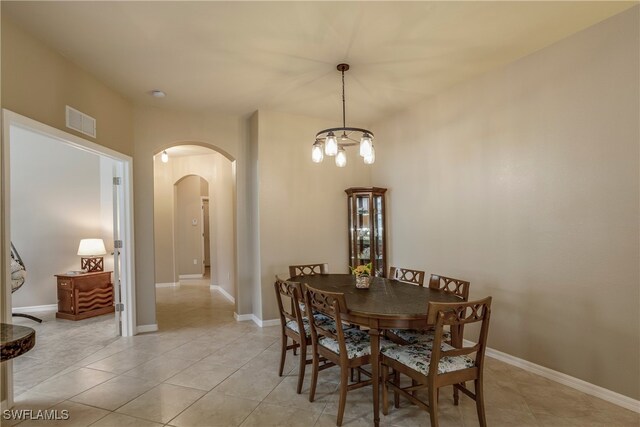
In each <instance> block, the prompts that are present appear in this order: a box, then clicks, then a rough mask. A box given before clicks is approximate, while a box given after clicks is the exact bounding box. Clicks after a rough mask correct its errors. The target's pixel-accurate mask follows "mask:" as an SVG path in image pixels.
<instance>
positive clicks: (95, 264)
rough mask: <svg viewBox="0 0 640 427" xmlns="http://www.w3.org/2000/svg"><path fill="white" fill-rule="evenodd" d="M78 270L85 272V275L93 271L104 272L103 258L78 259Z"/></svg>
mask: <svg viewBox="0 0 640 427" xmlns="http://www.w3.org/2000/svg"><path fill="white" fill-rule="evenodd" d="M80 268H81V269H83V270H86V271H87V273H91V272H94V271H104V258H103V257H101V256H99V257H91V258H80Z"/></svg>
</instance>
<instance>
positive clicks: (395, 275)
mask: <svg viewBox="0 0 640 427" xmlns="http://www.w3.org/2000/svg"><path fill="white" fill-rule="evenodd" d="M389 279H392V280H399V281H401V282H406V283H412V284H414V285H418V286H422V285H423V283H424V271H422V270H410V269H408V268H400V267H391V268H389Z"/></svg>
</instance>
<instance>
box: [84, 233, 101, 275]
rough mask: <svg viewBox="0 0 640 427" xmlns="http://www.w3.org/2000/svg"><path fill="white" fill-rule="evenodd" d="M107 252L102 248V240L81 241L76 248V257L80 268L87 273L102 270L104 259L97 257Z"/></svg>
mask: <svg viewBox="0 0 640 427" xmlns="http://www.w3.org/2000/svg"><path fill="white" fill-rule="evenodd" d="M106 253H107V250H106V249H105V247H104V242H103V241H102V239H82V240H80V246H78V255H80V256H81V257H82V258H80V268H81V269H83V270H86V271H87V273H90V272H92V271H103V270H104V258H102V257H101V256H99V255H105V254H106Z"/></svg>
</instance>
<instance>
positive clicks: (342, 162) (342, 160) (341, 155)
mask: <svg viewBox="0 0 640 427" xmlns="http://www.w3.org/2000/svg"><path fill="white" fill-rule="evenodd" d="M336 166H338V167H339V168H343V167H345V166H347V153H346V152H345V151H344V148H342V147H340V149H339V150H338V154H337V155H336Z"/></svg>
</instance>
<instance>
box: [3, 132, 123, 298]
mask: <svg viewBox="0 0 640 427" xmlns="http://www.w3.org/2000/svg"><path fill="white" fill-rule="evenodd" d="M10 156H11V168H10V173H11V218H12V221H11V240H12V241H13V243H14V245H15V246H16V249H17V250H18V252H19V254H20V256H21V257H22V259H23V261H24V263H25V265H26V268H27V280H26V282H25V284H24V285H23V286H22V287H21V288H20V290H19V291H17V292H16V293H14V294H13V295H12V305H13V307H29V306H37V305H48V304H57V302H58V297H57V294H56V287H55V278H54V277H53V276H54V274H61V273H64V272H66V271H69V270H79V269H80V257H79V256H77V255H76V253H77V251H78V244H79V242H80V240H81V239H86V238H101V239H103V240H104V242H105V246H106V247H107V249H108V250H109V249H111V248H112V247H113V243H112V241H113V222H112V221H113V210H112V203H111V200H112V197H113V193H112V184H111V179H112V177H113V173H112V169H111V167H110V166H111V165H112V163H111V161H110V160H109V159H107V161H106V162H105V163H103V162H102V161H101V160H102V159H101V158H100V157H99V156H97V155H95V154H91V153H88V152H86V151H83V150H79V149H77V148H73V147H71V146H68V145H66V144H64V143H61V142H60V141H57V140H55V139H52V138H49V137H46V136H43V135H40V134H37V133H35V132H31V131H27V130H23V129H20V128H14V127H12V128H11V151H10ZM103 169H106V171H105V175H107V176H108V179H107V180H106V184H107V185H106V186H105V185H102V184H103V182H104V181H105V180H103V179H102V175H103V173H102V172H103ZM105 202H106V203H105ZM70 207H73V209H70ZM103 207H104V209H103ZM103 218H104V219H105V221H103ZM104 258H105V261H106V262H105V270H110V269H111V268H112V267H113V261H112V257H111V256H110V255H106V256H105V257H104Z"/></svg>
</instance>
